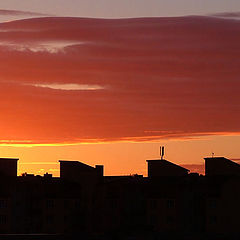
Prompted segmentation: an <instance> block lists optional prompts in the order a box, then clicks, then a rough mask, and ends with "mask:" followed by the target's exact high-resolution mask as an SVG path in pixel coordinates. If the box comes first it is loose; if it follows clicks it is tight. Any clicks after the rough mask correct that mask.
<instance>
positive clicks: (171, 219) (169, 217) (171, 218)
mask: <svg viewBox="0 0 240 240" xmlns="http://www.w3.org/2000/svg"><path fill="white" fill-rule="evenodd" d="M166 223H167V224H173V223H174V217H173V216H167V217H166Z"/></svg>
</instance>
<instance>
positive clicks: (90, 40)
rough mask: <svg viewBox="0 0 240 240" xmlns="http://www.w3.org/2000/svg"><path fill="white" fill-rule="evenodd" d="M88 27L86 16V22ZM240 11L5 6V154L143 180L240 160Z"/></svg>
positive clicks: (227, 7)
mask: <svg viewBox="0 0 240 240" xmlns="http://www.w3.org/2000/svg"><path fill="white" fill-rule="evenodd" d="M86 17H87V18H86ZM239 42H240V1H237V0H228V1H226V0H225V1H223V0H212V1H209V0H208V1H205V0H202V1H199V0H198V1H193V0H183V1H179V0H170V1H160V0H150V1H143V0H136V1H134V0H133V1H129V0H128V1H113V0H111V1H110V0H104V1H99V0H91V1H80V0H79V1H77V0H72V1H63V0H51V1H47V2H44V3H43V1H34V0H28V1H27V0H22V1H19V0H8V1H6V2H5V3H0V62H1V64H0V90H1V98H0V111H1V118H0V153H1V157H19V158H20V162H19V174H21V173H22V172H25V171H27V172H33V173H35V174H43V173H44V172H50V173H53V174H54V175H55V176H58V175H59V166H58V162H57V161H58V160H59V159H65V160H79V161H83V162H84V163H87V164H90V165H95V164H104V165H105V174H107V175H113V174H114V175H115V174H135V173H139V174H144V175H146V162H145V160H146V159H155V158H158V157H159V146H160V145H164V146H165V147H166V156H165V157H166V159H168V160H170V161H172V162H175V163H177V164H181V165H184V166H185V167H188V168H189V169H191V170H192V171H200V172H202V164H203V159H202V158H203V157H206V156H209V155H211V154H212V152H214V153H215V155H216V156H225V157H228V158H231V159H236V161H238V159H240V150H239V149H240V146H239V143H240V124H239V122H240V121H239V120H240V94H239V91H240V81H239V76H240V60H239V54H240V45H239Z"/></svg>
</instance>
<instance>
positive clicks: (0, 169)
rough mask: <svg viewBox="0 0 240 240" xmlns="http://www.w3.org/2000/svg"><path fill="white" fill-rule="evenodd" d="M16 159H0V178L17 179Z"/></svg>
mask: <svg viewBox="0 0 240 240" xmlns="http://www.w3.org/2000/svg"><path fill="white" fill-rule="evenodd" d="M18 160H19V159H18V158H0V176H5V177H17V162H18Z"/></svg>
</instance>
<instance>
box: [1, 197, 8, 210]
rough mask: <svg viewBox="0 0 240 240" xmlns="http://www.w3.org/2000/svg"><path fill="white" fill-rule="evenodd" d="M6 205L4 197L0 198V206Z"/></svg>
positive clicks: (4, 206)
mask: <svg viewBox="0 0 240 240" xmlns="http://www.w3.org/2000/svg"><path fill="white" fill-rule="evenodd" d="M6 207H7V201H6V200H4V199H0V208H6Z"/></svg>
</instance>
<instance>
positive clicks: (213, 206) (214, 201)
mask: <svg viewBox="0 0 240 240" xmlns="http://www.w3.org/2000/svg"><path fill="white" fill-rule="evenodd" d="M208 205H209V207H210V208H211V209H216V208H217V199H209V202H208Z"/></svg>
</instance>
